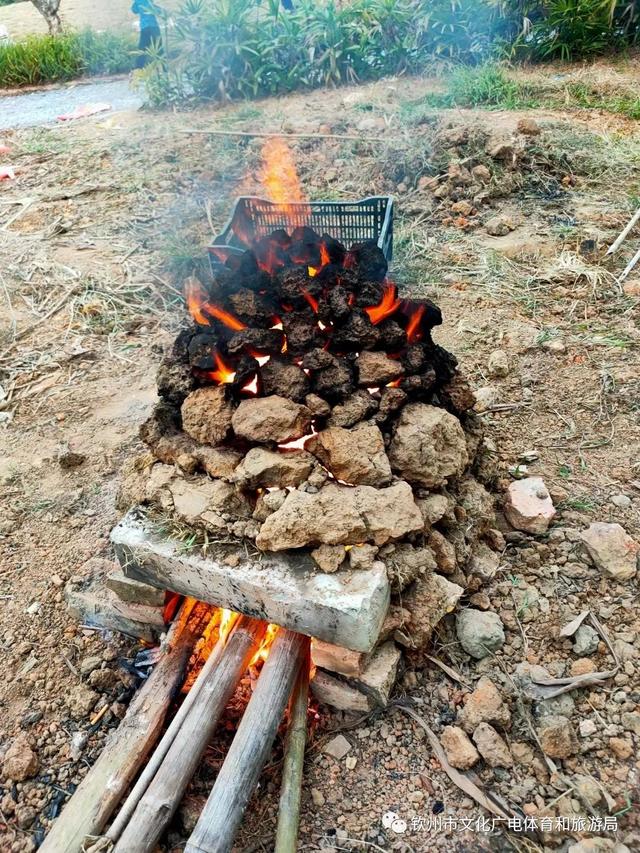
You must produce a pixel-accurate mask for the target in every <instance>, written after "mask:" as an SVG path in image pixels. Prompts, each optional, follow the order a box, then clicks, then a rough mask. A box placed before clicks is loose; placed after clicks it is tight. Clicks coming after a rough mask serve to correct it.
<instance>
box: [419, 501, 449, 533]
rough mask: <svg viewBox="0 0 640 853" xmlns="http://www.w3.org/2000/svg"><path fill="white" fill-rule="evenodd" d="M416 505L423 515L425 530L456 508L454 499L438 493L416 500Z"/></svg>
mask: <svg viewBox="0 0 640 853" xmlns="http://www.w3.org/2000/svg"><path fill="white" fill-rule="evenodd" d="M416 504H417V505H418V509H419V510H420V512H421V513H422V517H423V519H424V525H425V529H428V528H429V527H431V526H432V525H434V524H437V523H438V522H439V521H440V520H441V519H442V518H444V516H445V515H447V514H448V513H450V512H451V511H452V510H453V507H454V501H453V498H451V497H450V496H448V495H440V494H437V493H434V494H431V495H428V496H427V497H426V498H416Z"/></svg>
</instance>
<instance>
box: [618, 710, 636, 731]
mask: <svg viewBox="0 0 640 853" xmlns="http://www.w3.org/2000/svg"><path fill="white" fill-rule="evenodd" d="M620 721H621V722H622V727H623V729H626V730H627V731H628V732H633V733H634V734H636V735H640V714H639V713H638V712H637V711H631V712H626V713H624V714H623V715H622V717H621V718H620Z"/></svg>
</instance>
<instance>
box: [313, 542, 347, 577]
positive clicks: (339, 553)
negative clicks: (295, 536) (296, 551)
mask: <svg viewBox="0 0 640 853" xmlns="http://www.w3.org/2000/svg"><path fill="white" fill-rule="evenodd" d="M311 556H312V557H313V559H314V560H315V561H316V563H317V564H318V566H319V567H320V568H321V569H322V571H323V572H337V571H338V569H339V568H340V566H341V565H342V564H343V563H344V560H345V557H346V556H347V552H346V551H345V550H344V545H320V547H319V548H314V550H313V551H312V552H311Z"/></svg>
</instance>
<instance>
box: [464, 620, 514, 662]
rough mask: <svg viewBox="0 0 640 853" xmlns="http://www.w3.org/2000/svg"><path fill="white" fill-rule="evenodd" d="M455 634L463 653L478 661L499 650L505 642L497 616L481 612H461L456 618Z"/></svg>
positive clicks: (502, 629) (500, 622)
mask: <svg viewBox="0 0 640 853" xmlns="http://www.w3.org/2000/svg"><path fill="white" fill-rule="evenodd" d="M456 634H457V636H458V640H460V645H461V646H462V648H463V649H464V650H465V652H467V654H469V655H471V656H472V657H474V658H477V659H478V660H479V659H480V658H483V657H486V656H487V655H488V654H490V653H491V652H495V651H497V650H498V649H501V648H502V646H503V645H504V641H505V636H504V628H503V627H502V620H501V619H500V617H499V616H498V614H497V613H491V612H487V611H481V610H461V611H460V613H458V614H457V616H456Z"/></svg>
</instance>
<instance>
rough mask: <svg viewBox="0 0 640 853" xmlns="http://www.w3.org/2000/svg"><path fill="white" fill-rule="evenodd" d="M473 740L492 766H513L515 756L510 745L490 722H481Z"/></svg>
mask: <svg viewBox="0 0 640 853" xmlns="http://www.w3.org/2000/svg"><path fill="white" fill-rule="evenodd" d="M473 742H474V743H475V745H476V746H477V747H478V752H479V753H480V755H481V756H482V757H483V758H484V760H485V761H486V762H487V764H488V765H489V766H490V767H512V766H513V758H512V757H511V753H510V752H509V747H508V746H507V744H506V743H505V742H504V740H503V739H502V738H501V737H500V735H499V734H498V732H497V731H496V730H495V729H494V728H493V726H490V725H489V724H488V723H480V725H479V726H478V727H477V729H476V730H475V731H474V733H473Z"/></svg>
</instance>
